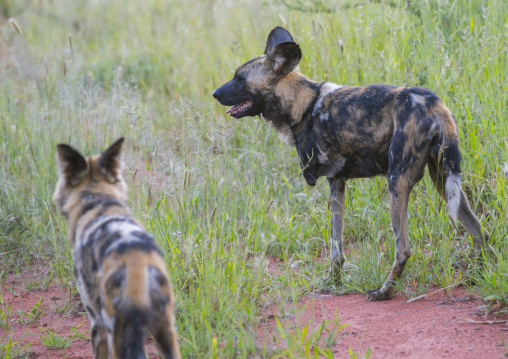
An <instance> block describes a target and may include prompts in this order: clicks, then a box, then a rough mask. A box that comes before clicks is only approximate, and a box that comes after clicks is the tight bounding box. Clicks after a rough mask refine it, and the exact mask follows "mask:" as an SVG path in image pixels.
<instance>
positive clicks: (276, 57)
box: [267, 42, 302, 76]
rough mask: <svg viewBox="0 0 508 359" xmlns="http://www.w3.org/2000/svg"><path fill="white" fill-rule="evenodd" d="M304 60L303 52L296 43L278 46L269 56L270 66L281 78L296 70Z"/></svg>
mask: <svg viewBox="0 0 508 359" xmlns="http://www.w3.org/2000/svg"><path fill="white" fill-rule="evenodd" d="M301 59H302V50H300V46H299V45H298V44H297V43H296V42H282V43H280V44H277V45H276V46H275V47H274V48H273V49H272V51H270V52H269V53H268V55H267V60H268V64H269V65H270V66H271V67H272V70H273V71H274V72H276V73H277V74H278V75H279V76H285V75H287V74H289V73H290V72H291V71H293V70H294V69H295V67H296V66H298V64H299V63H300V60H301Z"/></svg>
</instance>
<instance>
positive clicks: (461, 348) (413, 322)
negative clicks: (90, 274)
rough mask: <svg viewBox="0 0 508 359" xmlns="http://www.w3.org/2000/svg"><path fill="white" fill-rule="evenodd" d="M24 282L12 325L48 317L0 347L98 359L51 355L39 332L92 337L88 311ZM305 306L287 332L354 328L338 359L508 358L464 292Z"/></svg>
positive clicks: (1, 334) (316, 300) (320, 300)
mask: <svg viewBox="0 0 508 359" xmlns="http://www.w3.org/2000/svg"><path fill="white" fill-rule="evenodd" d="M22 282H23V279H20V278H19V277H16V276H14V275H9V276H8V277H7V280H6V282H5V283H4V285H3V286H2V287H1V292H2V299H3V303H4V304H3V305H4V306H5V305H6V304H7V305H9V306H10V307H11V310H12V312H13V313H16V314H14V315H13V319H14V318H19V316H18V314H17V311H18V310H19V309H21V308H23V311H25V312H26V311H28V310H29V309H30V308H32V307H33V305H34V304H35V303H36V302H37V301H38V300H39V299H40V297H43V298H44V303H45V304H46V305H47V310H46V311H45V314H44V315H43V316H42V317H41V319H39V320H38V321H37V322H36V323H33V324H30V325H21V324H19V323H17V322H16V321H11V327H10V329H9V332H8V333H6V332H5V331H4V330H3V329H0V343H2V342H4V340H5V338H6V335H12V338H13V339H14V340H15V341H17V342H19V343H21V344H23V345H24V344H27V343H31V345H30V348H29V349H28V352H29V353H30V357H31V358H91V357H92V350H91V345H90V342H88V341H86V340H83V339H79V338H76V339H74V341H73V342H72V344H71V345H70V347H68V348H66V349H58V350H50V349H47V348H46V347H45V346H44V344H43V343H42V342H41V340H40V329H39V328H43V329H51V330H56V331H58V333H59V334H60V335H65V336H68V335H70V334H71V328H72V327H76V326H77V325H79V324H80V323H82V324H81V326H80V327H79V329H78V330H79V332H81V333H84V334H85V335H86V337H88V335H89V334H88V330H89V320H88V317H87V316H86V314H84V313H82V312H83V309H82V308H81V307H79V306H78V308H77V312H74V313H73V314H71V315H70V316H63V315H60V314H58V313H57V312H56V310H55V308H56V303H57V302H58V301H60V300H62V299H64V297H65V294H64V293H63V292H62V290H61V288H59V287H57V286H56V285H52V286H51V287H50V288H49V289H48V290H46V291H33V292H28V291H26V290H24V289H23V288H24V286H23V285H22V284H21V285H20V283H22ZM9 288H10V289H13V290H14V292H15V293H16V294H13V293H12V292H11V291H10V290H9ZM51 298H53V299H51ZM305 305H307V307H306V309H305V310H303V311H302V312H300V313H299V314H297V315H296V316H293V317H291V316H289V317H286V318H284V319H281V321H282V322H285V323H286V324H287V325H286V327H288V325H289V326H291V325H294V326H296V327H298V326H301V325H305V324H306V323H308V322H310V321H312V326H313V327H316V326H317V325H320V324H321V323H322V322H323V321H324V320H328V321H333V318H334V313H335V311H337V315H338V316H340V317H342V319H341V323H342V324H344V323H350V325H349V326H348V327H346V328H344V329H342V330H341V331H340V332H339V337H338V338H337V344H336V345H335V346H334V348H333V349H334V355H335V357H336V358H347V357H349V355H348V349H349V347H351V348H352V349H353V350H354V351H355V352H356V353H358V354H360V355H363V354H364V353H365V352H366V350H367V349H368V348H369V347H370V348H372V353H371V358H374V359H376V358H464V359H467V358H503V357H504V355H505V354H506V353H507V352H508V348H507V347H505V346H503V344H502V343H503V340H504V341H508V323H506V321H505V323H504V324H502V323H501V324H474V323H463V322H464V321H465V320H466V319H472V320H476V321H485V320H496V318H492V317H489V318H483V317H482V316H480V315H479V314H478V313H479V309H478V308H479V307H480V306H481V305H482V303H481V301H480V300H479V299H478V298H472V297H469V296H468V295H467V292H466V290H464V289H455V290H453V292H452V296H446V295H445V294H444V293H439V294H434V295H432V296H430V297H429V298H425V299H421V300H419V301H415V302H412V303H407V301H406V299H405V298H403V297H402V296H401V295H400V294H399V295H397V296H396V297H395V298H394V299H393V300H391V301H386V302H367V301H366V300H365V296H364V295H359V294H348V295H330V294H328V295H316V294H309V295H307V296H306V297H304V298H303V299H302V300H300V301H299V302H298V303H297V308H295V309H296V311H297V312H298V310H297V309H298V308H302V307H303V306H305ZM285 307H286V309H287V310H286V313H287V312H290V308H289V306H288V305H286V306H285ZM280 308H281V305H273V306H272V307H270V308H268V310H267V312H266V313H265V315H263V316H262V317H261V322H260V331H259V333H258V334H259V335H260V338H271V336H272V333H276V332H277V331H276V322H275V317H274V314H277V315H278V314H279V312H280ZM297 318H298V322H297ZM500 319H502V318H497V320H500ZM504 319H506V318H504ZM146 344H147V348H148V350H149V352H150V353H151V355H150V358H155V357H156V356H155V354H153V353H155V346H154V345H153V343H151V342H148V341H147V343H146ZM268 346H269V345H268ZM25 353H27V351H25Z"/></svg>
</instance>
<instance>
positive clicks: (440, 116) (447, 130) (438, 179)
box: [429, 101, 462, 220]
mask: <svg viewBox="0 0 508 359" xmlns="http://www.w3.org/2000/svg"><path fill="white" fill-rule="evenodd" d="M433 112H434V114H433V117H434V118H436V119H437V121H438V123H439V127H440V129H439V134H438V136H437V137H436V138H435V141H434V144H433V146H432V148H431V153H430V155H431V162H432V163H430V165H429V170H430V174H431V176H435V178H432V180H433V181H434V183H435V184H436V187H438V191H439V192H440V193H441V195H442V196H443V198H444V199H445V201H446V204H447V205H448V211H449V214H450V217H451V218H452V219H453V220H456V219H457V215H458V211H459V208H460V201H461V195H462V190H461V179H460V162H461V155H460V151H459V141H458V131H457V122H456V119H455V117H454V116H453V115H452V114H451V112H450V110H449V109H448V108H447V107H446V106H445V105H444V104H443V103H442V102H441V101H438V103H437V104H436V105H435V106H434V108H433ZM431 166H433V170H432V168H431Z"/></svg>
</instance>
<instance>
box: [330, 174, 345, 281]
mask: <svg viewBox="0 0 508 359" xmlns="http://www.w3.org/2000/svg"><path fill="white" fill-rule="evenodd" d="M328 183H329V185H330V202H331V205H330V207H331V211H332V238H331V243H330V276H329V277H328V278H327V279H326V280H325V282H332V283H340V269H341V268H342V265H343V264H344V261H345V257H344V248H343V243H342V227H343V218H344V199H345V189H346V183H345V181H344V180H342V179H338V178H328Z"/></svg>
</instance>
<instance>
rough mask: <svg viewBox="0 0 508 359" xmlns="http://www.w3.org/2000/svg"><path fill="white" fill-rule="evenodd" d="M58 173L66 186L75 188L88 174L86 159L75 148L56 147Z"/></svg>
mask: <svg viewBox="0 0 508 359" xmlns="http://www.w3.org/2000/svg"><path fill="white" fill-rule="evenodd" d="M56 150H57V163H58V173H59V176H60V178H61V179H63V180H64V181H65V184H68V185H71V186H75V185H77V184H78V183H80V182H81V180H82V179H83V176H84V174H85V173H86V169H87V164H86V160H85V158H84V157H83V156H82V155H81V154H80V153H79V152H78V151H76V150H75V149H74V148H72V147H71V146H69V145H66V144H63V143H61V144H59V145H57V146H56Z"/></svg>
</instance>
